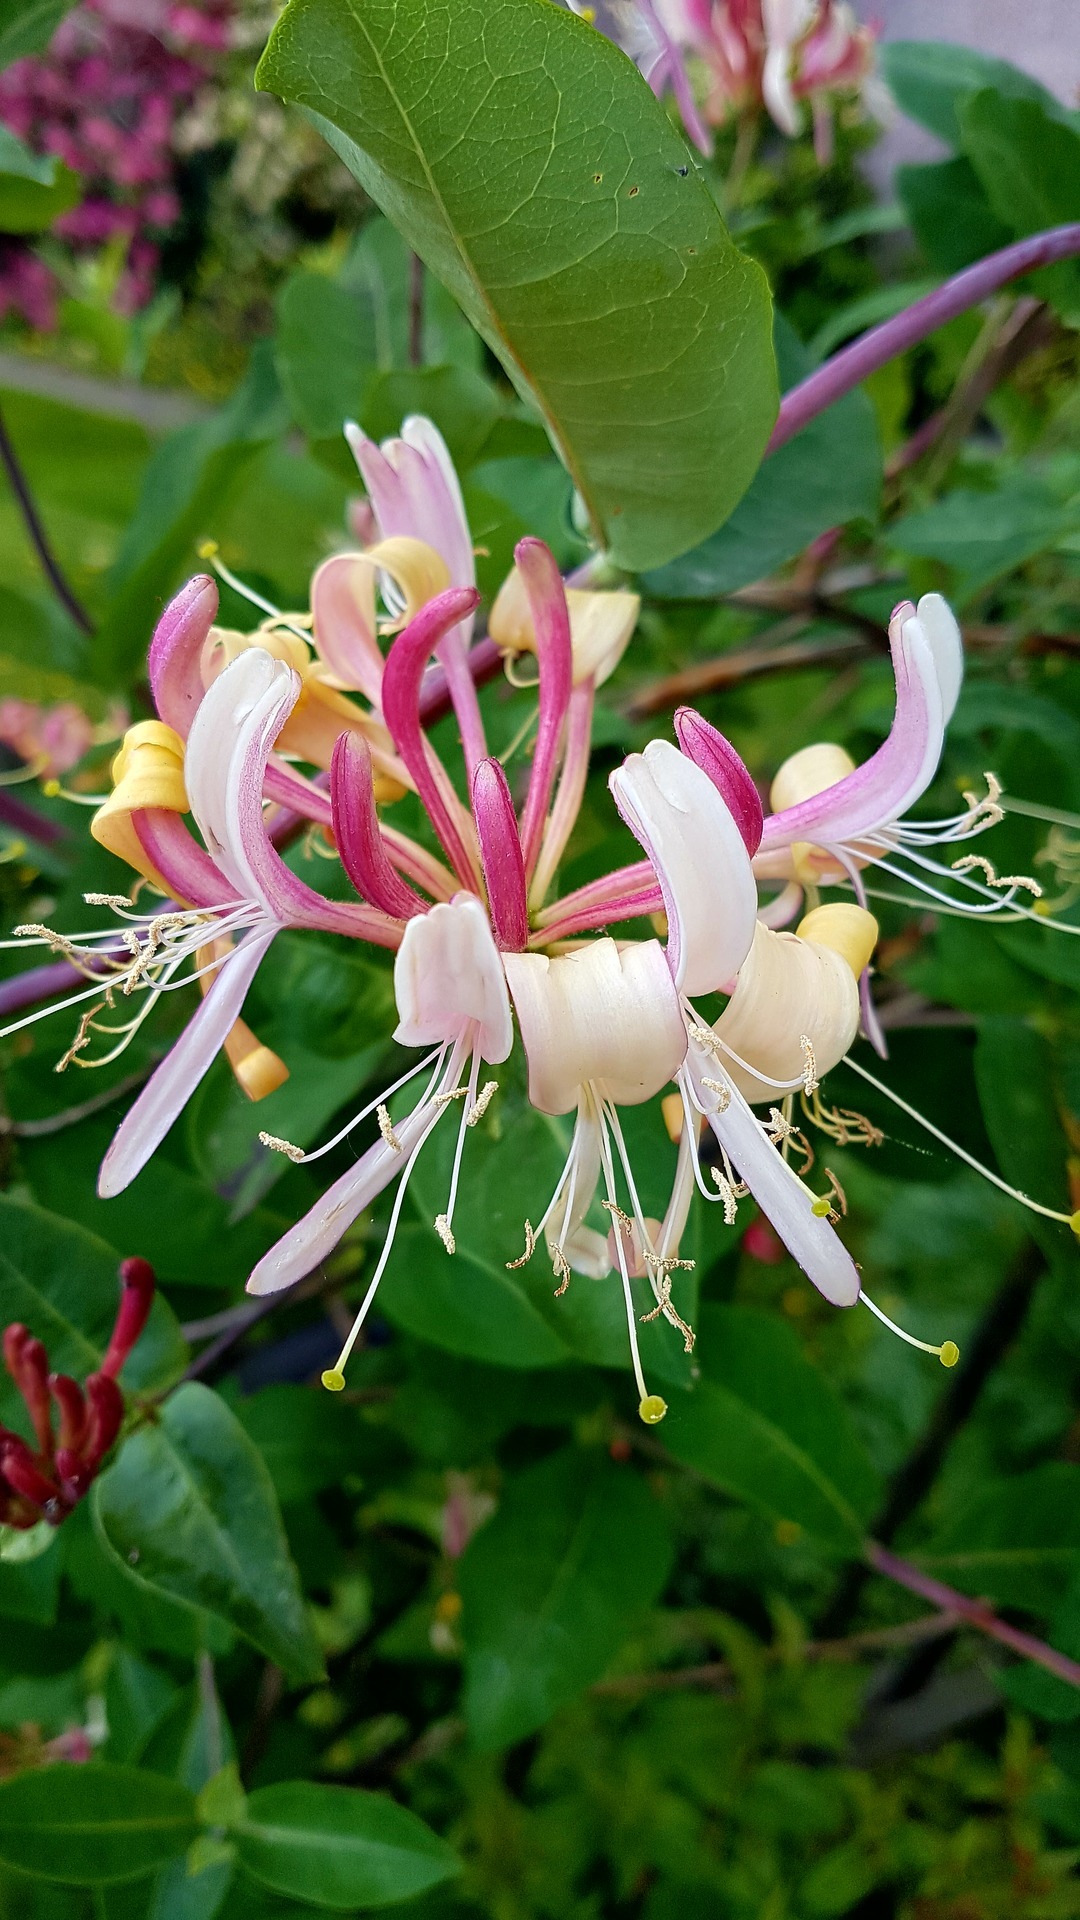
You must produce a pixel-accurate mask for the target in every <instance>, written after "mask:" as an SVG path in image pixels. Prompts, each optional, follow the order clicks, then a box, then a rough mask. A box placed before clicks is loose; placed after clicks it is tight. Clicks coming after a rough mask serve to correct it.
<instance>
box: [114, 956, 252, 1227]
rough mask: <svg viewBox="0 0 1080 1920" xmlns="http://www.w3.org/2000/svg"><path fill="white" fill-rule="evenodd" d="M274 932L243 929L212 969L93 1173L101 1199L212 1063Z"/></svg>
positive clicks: (121, 1183)
mask: <svg viewBox="0 0 1080 1920" xmlns="http://www.w3.org/2000/svg"><path fill="white" fill-rule="evenodd" d="M276 932H277V929H276V927H274V928H271V929H270V931H269V932H266V931H265V930H259V931H257V932H254V933H249V934H248V935H247V936H246V937H245V938H244V939H243V940H242V941H241V942H240V945H239V946H238V947H234V949H233V951H232V953H231V954H230V955H229V957H228V959H227V960H225V961H223V962H222V964H221V965H220V967H219V968H218V972H217V976H216V978H215V979H214V982H213V984H212V985H211V987H210V988H209V991H208V992H207V994H206V997H205V999H204V1000H203V1001H201V1003H200V1004H199V1006H198V1007H197V1008H196V1010H195V1012H194V1013H193V1014H192V1016H191V1019H190V1020H189V1021H188V1023H187V1026H186V1027H185V1028H184V1031H183V1033H182V1034H181V1035H180V1038H179V1040H177V1042H176V1044H175V1046H174V1047H173V1048H172V1050H171V1051H170V1052H169V1053H167V1054H166V1056H165V1058H164V1060H163V1061H162V1062H161V1065H160V1066H159V1067H158V1068H157V1070H156V1072H155V1073H153V1074H152V1075H151V1077H150V1079H149V1080H148V1081H147V1083H146V1085H145V1087H144V1088H143V1090H142V1092H141V1093H140V1095H139V1097H138V1099H137V1100H136V1102H135V1105H134V1106H133V1107H131V1108H130V1110H129V1111H128V1113H127V1114H126V1115H125V1116H124V1118H123V1120H122V1121H121V1122H120V1125H119V1127H118V1128H117V1130H116V1133H115V1134H114V1136H113V1140H112V1144H111V1146H110V1147H109V1150H108V1152H107V1153H106V1155H105V1158H104V1160H103V1161H102V1163H101V1172H100V1173H99V1175H98V1193H99V1194H100V1195H101V1198H102V1199H103V1200H111V1199H112V1198H113V1197H114V1196H115V1195H116V1194H118V1193H123V1191H124V1188H125V1187H128V1186H130V1185H131V1182H132V1181H133V1180H134V1178H135V1176H136V1174H137V1173H140V1172H141V1171H142V1169H143V1167H145V1165H146V1163H147V1161H148V1160H149V1158H150V1156H151V1154H153V1153H154V1152H155V1151H156V1149H157V1148H158V1147H159V1146H160V1145H161V1142H162V1141H163V1140H164V1138H165V1135H166V1134H167V1133H168V1131H169V1128H170V1127H171V1126H172V1124H173V1121H174V1120H176V1119H177V1117H178V1116H179V1114H180V1112H181V1110H182V1109H183V1108H184V1107H185V1106H186V1105H187V1102H188V1101H189V1100H190V1098H191V1096H192V1094H193V1093H194V1091H195V1089H196V1087H197V1086H198V1085H199V1082H200V1081H201V1080H202V1079H203V1077H204V1075H205V1074H206V1073H207V1072H208V1071H209V1069H210V1067H211V1066H212V1065H213V1062H214V1059H215V1057H216V1055H217V1054H218V1053H219V1052H220V1050H221V1048H222V1047H223V1046H224V1044H225V1041H226V1039H227V1037H228V1035H229V1033H230V1032H231V1030H232V1028H233V1026H234V1024H235V1022H236V1020H237V1019H238V1018H239V1015H240V1009H241V1007H242V1006H243V1004H244V1000H245V998H246V996H247V990H248V988H249V987H250V985H251V982H252V981H253V979H254V978H255V974H256V972H257V970H258V967H259V963H260V961H261V960H262V957H263V955H264V954H265V952H266V950H267V948H268V947H269V945H270V943H271V941H272V940H273V939H274V936H275V934H276Z"/></svg>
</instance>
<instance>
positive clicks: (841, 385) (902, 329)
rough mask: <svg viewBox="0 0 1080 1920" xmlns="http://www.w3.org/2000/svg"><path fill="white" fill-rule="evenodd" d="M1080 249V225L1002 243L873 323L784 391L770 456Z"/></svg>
mask: <svg viewBox="0 0 1080 1920" xmlns="http://www.w3.org/2000/svg"><path fill="white" fill-rule="evenodd" d="M1078 253H1080V223H1077V224H1074V225H1072V226H1067V227H1051V228H1049V229H1048V230H1047V232H1045V233H1036V234H1033V235H1032V236H1031V238H1030V239H1027V240H1018V241H1016V242H1015V243H1014V245H1012V246H1009V247H1001V248H1000V249H999V250H998V252H997V253H990V254H987V256H986V259H985V260H979V261H977V262H976V264H975V265H974V266H973V267H966V268H965V269H964V272H963V273H957V274H954V276H953V278H952V279H951V280H947V281H946V282H945V285H944V286H943V287H936V288H935V289H934V291H933V293H928V294H925V295H924V297H923V298H922V299H921V300H916V301H914V303H913V304H912V305H911V306H910V307H905V308H904V311H903V312H902V313H898V314H896V315H895V316H894V318H893V319H891V320H886V321H884V322H883V323H882V325H881V326H880V327H871V329H870V331H869V333H864V334H863V335H862V336H861V338H860V339H858V340H853V341H852V343H851V345H850V346H849V347H843V348H841V350H840V352H839V353H834V354H833V357H832V359H831V360H826V362H825V365H824V366H823V367H819V368H818V369H817V371H816V372H815V373H812V374H810V375H809V376H808V378H807V379H805V380H802V381H800V382H799V385H798V386H797V387H792V389H791V391H790V392H789V393H786V394H785V395H784V398H783V400H782V401H781V403H780V412H779V415H778V416H777V421H776V425H775V427H774V428H773V432H772V438H771V440H770V441H769V444H768V446H767V447H766V449H765V452H766V455H768V454H770V453H775V452H776V450H777V448H778V447H782V446H784V445H785V444H786V442H787V441H788V440H792V439H794V437H795V435H796V434H797V433H801V432H802V430H803V428H804V427H805V426H807V425H809V423H810V421H811V420H814V419H816V418H817V416H818V414H819V413H824V412H825V409H826V408H827V407H831V406H832V405H833V404H834V402H835V401H837V400H840V399H842V398H843V396H844V394H845V393H850V392H851V390H852V388H853V387H857V386H859V385H860V384H861V382H862V381H863V380H865V379H867V377H868V376H869V375H870V374H871V373H876V372H877V369H878V368H879V367H883V366H885V365H886V363H887V362H888V361H889V360H895V359H896V357H897V355H898V354H901V353H906V351H907V349H908V348H909V347H913V346H915V345H917V343H918V342H919V341H920V340H925V339H926V336H927V334H929V333H935V332H936V331H937V329H938V328H939V327H943V326H944V325H945V324H946V322H947V321H949V320H955V318H956V316H957V314H959V313H966V312H967V310H968V308H969V307H974V306H977V304H978V302H979V301H980V300H985V299H986V297H987V295H988V294H991V293H994V292H996V290H997V288H998V287H1003V286H1005V285H1006V284H1007V283H1008V281H1010V280H1016V279H1018V278H1019V276H1020V275H1021V274H1022V273H1031V272H1033V271H1034V270H1035V268H1036V267H1049V266H1052V265H1053V264H1054V263H1055V262H1056V261H1058V260H1069V259H1071V258H1072V257H1073V256H1074V255H1075V254H1078Z"/></svg>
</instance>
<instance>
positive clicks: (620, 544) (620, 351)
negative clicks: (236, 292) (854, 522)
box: [256, 0, 776, 568]
mask: <svg viewBox="0 0 1080 1920" xmlns="http://www.w3.org/2000/svg"><path fill="white" fill-rule="evenodd" d="M256 82H257V84H258V85H259V86H261V87H264V88H266V89H268V90H269V91H271V92H274V93H277V94H280V95H281V97H282V98H283V99H286V100H292V101H295V102H296V103H297V104H298V105H299V106H301V107H303V108H304V109H305V110H306V111H307V113H308V114H309V116H310V117H311V118H312V119H313V120H314V122H315V124H316V125H317V126H318V127H319V128H320V130H321V131H322V132H323V133H324V134H325V135H326V138H327V139H328V140H329V142H330V144H331V145H332V146H333V147H334V149H335V151H336V152H337V153H339V154H340V155H341V157H342V159H343V160H344V161H345V162H346V164H347V165H348V166H349V167H350V168H351V170H352V172H353V173H354V174H355V175H356V177H357V179H358V180H359V181H360V183H361V185H362V186H363V187H364V188H365V190H366V191H367V192H368V193H369V194H370V195H371V197H372V199H373V200H374V201H375V202H376V204H377V205H378V206H380V207H381V208H382V209H383V211H384V212H385V213H387V214H389V216H390V218H391V219H392V220H393V222H394V224H395V226H396V227H398V228H399V230H400V231H401V233H402V234H403V235H404V236H405V239H406V240H407V241H408V243H409V245H410V246H411V247H413V248H414V249H415V251H416V252H417V253H418V254H419V255H420V256H421V258H422V259H423V260H425V261H426V262H427V264H428V265H429V266H430V267H431V269H432V271H433V272H434V273H436V274H437V275H438V276H439V278H440V279H441V280H442V281H443V282H444V283H445V284H446V286H448V287H449V289H450V291H451V292H452V293H453V294H454V296H455V298H456V299H457V300H458V301H459V302H460V304H461V306H462V307H463V308H464V309H465V312H466V313H467V314H468V316H469V319H470V320H471V321H472V323H473V325H474V326H475V327H476V329H477V331H478V332H479V333H480V334H481V335H482V336H483V338H484V339H485V340H486V341H487V343H488V345H489V346H490V347H491V349H492V351H493V352H494V353H496V354H497V355H498V357H499V359H500V360H501V361H502V363H503V366H504V367H505V368H506V370H507V372H508V374H509V375H510V378H511V379H512V380H513V381H514V383H515V385H516V386H517V387H518V389H519V391H520V392H522V393H523V394H525V395H527V396H528V397H530V398H532V399H533V400H534V401H535V402H536V404H537V405H538V406H539V407H540V409H541V411H542V413H543V415H544V419H545V421H546V424H547V427H548V431H549V433H550V434H551V437H552V440H553V442H554V444H555V446H556V448H557V450H558V452H559V454H560V457H561V458H562V460H563V462H564V463H565V465H566V467H567V469H568V471H569V472H570V474H571V475H572V477H573V480H574V483H575V485H576V487H577V489H578V491H579V493H580V495H581V497H582V500H583V501H584V503H585V507H586V510H587V512H588V515H589V518H590V520H591V522H592V526H593V530H594V532H595V534H596V537H597V539H598V540H600V541H601V542H602V544H603V545H604V546H605V547H607V548H608V550H609V551H610V552H611V554H612V557H613V558H614V559H615V560H616V561H617V562H618V563H619V564H620V565H622V566H627V567H634V568H640V567H654V566H662V565H663V564H664V563H665V562H666V561H668V560H671V559H674V557H675V555H676V554H679V553H682V552H684V551H685V550H686V548H687V547H690V546H693V545H694V544H695V543H696V542H697V541H699V540H703V539H706V538H707V536H708V535H709V534H710V533H714V532H715V531H716V528H717V527H718V526H720V525H721V524H722V522H723V521H724V520H725V519H726V518H727V516H728V514H729V513H730V512H731V510H732V508H733V507H734V506H735V503H736V501H737V500H738V499H739V498H740V496H741V495H742V494H743V492H744V491H745V489H746V487H747V486H748V484H749V482H750V480H751V478H752V476H753V474H754V471H755V469H756V467H757V465H758V463H759V461H760V458H761V455H762V452H763V450H764V447H765V442H766V440H767V438H768V435H769V430H770V427H771V425H772V421H773V419H774V417H775V413H776V374H775V367H774V364H773V356H772V349H771V342H770V328H769V294H768V289H767V286H766V282H765V278H764V275H763V274H762V272H761V271H760V269H759V268H758V267H757V266H756V265H754V263H753V262H751V261H750V260H747V259H746V258H745V257H744V255H742V254H741V253H740V252H739V251H738V249H737V248H736V247H735V246H734V245H733V244H732V242H731V240H730V238H729V236H728V233H727V230H726V228H725V226H724V223H723V221H722V220H721V218H720V215H719V213H718V211H717V208H716V204H715V202H714V200H713V198H712V195H711V194H710V192H709V190H708V188H707V186H706V184H705V181H704V179H703V177H702V174H701V171H700V169H699V167H698V165H697V163H696V161H694V159H693V158H692V156H691V154H690V152H689V150H688V149H687V147H686V146H685V144H684V142H683V141H682V139H681V137H680V136H679V134H678V133H677V132H676V131H675V129H674V128H673V126H672V124H671V122H670V120H669V119H668V117H667V114H666V113H665V112H664V110H663V108H662V107H661V106H660V105H659V103H658V101H657V100H656V99H655V98H654V96H653V94H652V93H651V91H650V89H649V88H648V86H647V85H646V83H645V81H644V80H643V79H642V78H641V76H640V74H639V73H638V72H637V70H636V69H635V68H634V66H633V65H632V64H631V62H630V61H629V60H627V59H626V57H625V56H624V55H623V54H622V53H620V52H619V51H618V49H617V48H615V47H614V46H612V45H611V44H610V43H609V42H608V41H607V40H605V39H604V38H603V37H602V35H600V34H598V33H596V32H594V31H593V29H592V28H591V27H589V26H586V25H585V23H584V22H583V21H581V20H579V19H577V18H576V17H575V15H574V14H572V13H570V12H569V11H567V10H564V9H562V8H559V7H554V6H551V5H549V4H548V0H454V5H453V7H445V8H444V7H432V6H430V5H428V4H427V0H291V4H290V5H289V6H288V7H287V8H286V10H285V12H284V14H283V15H282V17H281V19H280V21H279V22H278V24H277V26H276V28H275V30H274V33H273V35H272V36H271V39H270V43H269V46H268V47H267V50H266V53H265V54H264V56H263V59H262V63H261V65H260V67H259V69H258V73H257V75H256Z"/></svg>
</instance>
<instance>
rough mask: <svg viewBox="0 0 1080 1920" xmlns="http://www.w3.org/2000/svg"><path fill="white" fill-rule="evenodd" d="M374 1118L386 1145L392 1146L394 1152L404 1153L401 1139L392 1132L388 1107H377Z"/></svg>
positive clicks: (392, 1127)
mask: <svg viewBox="0 0 1080 1920" xmlns="http://www.w3.org/2000/svg"><path fill="white" fill-rule="evenodd" d="M375 1118H376V1119H377V1120H378V1122H379V1132H380V1133H381V1134H382V1137H383V1139H384V1140H385V1141H386V1144H387V1146H388V1147H393V1149H394V1152H395V1153H404V1151H405V1149H404V1147H403V1146H402V1144H401V1141H400V1140H399V1139H398V1137H397V1134H396V1133H395V1132H394V1126H393V1122H392V1120H391V1118H390V1111H389V1108H387V1107H379V1108H377V1109H376V1114H375Z"/></svg>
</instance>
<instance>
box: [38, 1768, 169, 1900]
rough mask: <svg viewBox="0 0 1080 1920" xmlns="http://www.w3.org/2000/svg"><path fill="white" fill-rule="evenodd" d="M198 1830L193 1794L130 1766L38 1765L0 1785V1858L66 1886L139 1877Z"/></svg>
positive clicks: (105, 1883) (96, 1884) (158, 1865)
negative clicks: (30, 1770)
mask: <svg viewBox="0 0 1080 1920" xmlns="http://www.w3.org/2000/svg"><path fill="white" fill-rule="evenodd" d="M197 1831H198V1826H197V1822H196V1819H195V1796H194V1794H193V1793H191V1792H189V1790H188V1788H187V1787H183V1786H180V1785H179V1784H178V1782H176V1781H175V1780H166V1779H164V1778H163V1776H162V1775H160V1774H157V1773H141V1772H139V1771H138V1770H137V1769H136V1768H135V1767H105V1766H97V1765H96V1764H95V1765H90V1766H58V1767H40V1768H35V1769H34V1770H33V1771H32V1772H28V1773H20V1774H16V1776H15V1778H14V1779H13V1780H4V1781H3V1782H0V1860H2V1861H3V1863H4V1865H5V1866H8V1867H17V1868H18V1869H19V1871H20V1872H22V1873H32V1874H35V1875H36V1876H37V1877H38V1878H40V1879H44V1880H60V1881H62V1882H63V1883H64V1884H65V1885H66V1886H104V1885H107V1884H108V1882H109V1881H113V1880H137V1879H139V1878H140V1876H141V1875H142V1874H145V1873H150V1872H152V1871H153V1870H154V1868H156V1867H161V1866H164V1865H165V1863H166V1862H167V1861H169V1860H173V1859H175V1858H176V1856H177V1854H180V1853H183V1852H184V1850H185V1848H186V1847H188V1846H189V1845H190V1843H191V1841H192V1840H193V1839H194V1838H195V1835H196V1833H197Z"/></svg>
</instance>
